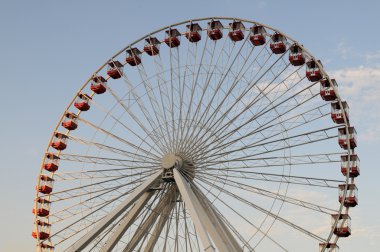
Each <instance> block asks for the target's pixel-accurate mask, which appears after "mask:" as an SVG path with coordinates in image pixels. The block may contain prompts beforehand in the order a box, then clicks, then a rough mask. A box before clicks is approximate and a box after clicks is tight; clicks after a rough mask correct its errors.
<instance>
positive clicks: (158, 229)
mask: <svg viewBox="0 0 380 252" xmlns="http://www.w3.org/2000/svg"><path fill="white" fill-rule="evenodd" d="M175 196H177V195H175ZM170 198H171V201H170V203H169V204H168V205H167V206H166V207H165V209H164V210H163V211H162V213H161V215H160V219H159V220H158V222H157V224H156V226H155V227H154V230H153V232H152V234H151V236H150V238H149V240H148V243H147V245H146V247H145V249H144V252H153V248H154V246H155V245H156V243H157V240H158V238H159V237H160V234H161V232H162V230H163V228H164V226H165V224H166V222H167V221H168V219H169V216H170V213H171V212H172V211H173V208H174V206H175V205H176V197H174V195H173V197H170Z"/></svg>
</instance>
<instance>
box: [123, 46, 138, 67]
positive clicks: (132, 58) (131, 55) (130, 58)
mask: <svg viewBox="0 0 380 252" xmlns="http://www.w3.org/2000/svg"><path fill="white" fill-rule="evenodd" d="M126 53H127V58H126V59H125V61H126V62H127V63H128V64H129V65H131V66H137V65H140V64H141V58H140V55H141V51H140V50H139V49H137V48H136V47H133V48H129V49H127V50H126Z"/></svg>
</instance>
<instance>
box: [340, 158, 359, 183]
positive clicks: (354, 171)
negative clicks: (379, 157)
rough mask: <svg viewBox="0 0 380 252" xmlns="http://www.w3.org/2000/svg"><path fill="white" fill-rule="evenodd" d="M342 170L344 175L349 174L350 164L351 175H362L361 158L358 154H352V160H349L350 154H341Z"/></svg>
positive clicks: (354, 176)
mask: <svg viewBox="0 0 380 252" xmlns="http://www.w3.org/2000/svg"><path fill="white" fill-rule="evenodd" d="M340 161H341V168H340V170H341V172H342V174H343V175H344V176H347V168H348V165H349V166H350V170H349V175H348V176H349V177H350V178H356V177H357V176H359V175H360V159H359V157H358V156H357V155H356V154H351V155H350V162H348V155H343V156H340Z"/></svg>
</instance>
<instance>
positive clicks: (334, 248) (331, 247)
mask: <svg viewBox="0 0 380 252" xmlns="http://www.w3.org/2000/svg"><path fill="white" fill-rule="evenodd" d="M325 249H326V250H325ZM323 251H324V252H339V247H338V245H336V243H319V252H323Z"/></svg>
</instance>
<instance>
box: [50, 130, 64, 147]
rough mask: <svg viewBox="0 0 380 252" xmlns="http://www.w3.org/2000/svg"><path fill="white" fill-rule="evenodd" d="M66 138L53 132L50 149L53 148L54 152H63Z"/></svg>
mask: <svg viewBox="0 0 380 252" xmlns="http://www.w3.org/2000/svg"><path fill="white" fill-rule="evenodd" d="M66 142H67V136H66V135H65V134H63V133H60V132H54V138H53V141H52V142H51V144H50V145H51V147H53V148H54V149H56V150H59V151H61V150H64V149H66V147H67V144H66Z"/></svg>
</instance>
